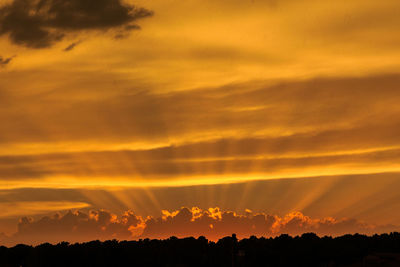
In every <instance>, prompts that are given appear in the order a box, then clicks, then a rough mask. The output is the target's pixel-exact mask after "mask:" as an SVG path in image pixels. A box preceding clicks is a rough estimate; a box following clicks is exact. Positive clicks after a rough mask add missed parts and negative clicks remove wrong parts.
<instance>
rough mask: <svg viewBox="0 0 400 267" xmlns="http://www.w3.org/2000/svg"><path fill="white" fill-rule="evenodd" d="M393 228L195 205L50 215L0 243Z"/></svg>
mask: <svg viewBox="0 0 400 267" xmlns="http://www.w3.org/2000/svg"><path fill="white" fill-rule="evenodd" d="M396 230H399V227H396V226H394V225H370V224H366V223H364V222H361V221H358V220H354V219H334V218H322V219H313V218H310V217H308V216H305V215H304V214H302V213H300V212H292V213H289V214H288V215H286V216H284V217H279V216H276V215H268V214H266V213H253V212H252V211H251V210H246V212H245V213H244V214H237V213H235V212H232V211H222V210H221V209H220V208H218V207H216V208H209V209H208V210H203V209H200V208H198V207H193V208H185V207H182V208H181V209H179V210H175V211H172V212H169V211H166V210H163V211H162V216H161V217H158V218H155V217H151V216H148V217H146V218H143V217H142V216H138V215H135V213H134V212H132V211H127V212H125V213H124V214H123V215H122V216H119V217H118V216H117V215H115V214H113V213H111V212H108V211H105V210H94V211H90V212H89V213H84V212H81V211H75V212H71V211H70V212H68V213H66V214H64V215H60V214H55V215H54V216H52V217H49V216H46V217H43V218H41V219H39V220H36V221H35V220H33V219H31V218H28V217H24V218H22V219H21V220H20V222H19V224H18V231H17V232H16V233H15V234H14V235H12V236H11V237H6V236H5V235H2V241H1V243H2V244H5V245H13V244H16V243H28V244H38V243H43V242H53V243H56V242H60V241H69V242H83V241H88V240H95V239H99V240H106V239H140V238H168V237H170V236H177V237H187V236H194V237H198V236H206V237H207V238H209V239H211V240H217V239H219V238H221V237H224V236H227V235H231V234H232V233H236V234H237V235H238V237H241V238H244V237H248V236H251V235H255V236H266V237H269V236H277V235H280V234H290V235H300V234H302V233H305V232H315V233H317V234H318V235H333V236H337V235H343V234H347V233H364V234H373V233H380V232H388V231H396Z"/></svg>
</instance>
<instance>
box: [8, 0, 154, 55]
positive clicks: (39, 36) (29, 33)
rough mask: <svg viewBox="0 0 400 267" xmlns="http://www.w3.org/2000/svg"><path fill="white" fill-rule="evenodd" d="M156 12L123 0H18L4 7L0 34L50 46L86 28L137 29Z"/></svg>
mask: <svg viewBox="0 0 400 267" xmlns="http://www.w3.org/2000/svg"><path fill="white" fill-rule="evenodd" d="M151 15H152V12H151V11H149V10H147V9H144V8H140V7H136V6H133V5H128V4H123V3H122V2H121V1H120V0H99V1H96V2H93V1H90V0H66V1H64V0H34V1H28V0H14V1H12V2H11V3H9V4H5V5H3V6H1V7H0V35H3V34H8V35H9V37H10V40H11V41H12V42H13V43H15V44H18V45H24V46H27V47H30V48H45V47H50V46H52V45H53V44H54V43H56V42H58V41H61V40H62V39H63V38H64V37H65V36H66V35H67V34H70V33H74V32H79V31H84V30H101V31H107V30H110V29H119V30H120V31H122V32H129V31H130V30H131V29H134V28H135V29H136V28H137V27H138V26H137V25H136V24H135V23H136V21H137V20H138V19H141V18H145V17H148V16H151Z"/></svg>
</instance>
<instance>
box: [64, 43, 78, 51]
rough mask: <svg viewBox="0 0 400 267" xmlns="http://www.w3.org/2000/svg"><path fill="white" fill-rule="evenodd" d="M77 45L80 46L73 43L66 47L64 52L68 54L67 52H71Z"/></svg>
mask: <svg viewBox="0 0 400 267" xmlns="http://www.w3.org/2000/svg"><path fill="white" fill-rule="evenodd" d="M79 44H80V42H74V43H72V44H70V45H68V46H67V47H66V48H64V52H69V51H71V50H73V49H74V48H75V47H76V46H77V45H79Z"/></svg>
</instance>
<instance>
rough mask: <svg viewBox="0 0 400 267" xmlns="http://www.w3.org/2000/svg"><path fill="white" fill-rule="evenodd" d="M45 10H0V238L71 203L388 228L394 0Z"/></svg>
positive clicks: (190, 1) (399, 92)
mask: <svg viewBox="0 0 400 267" xmlns="http://www.w3.org/2000/svg"><path fill="white" fill-rule="evenodd" d="M60 3H61V2H58V1H56V0H43V1H39V0H32V1H22V0H0V121H1V123H0V209H1V210H2V214H0V233H1V232H4V233H6V234H7V235H12V234H13V232H15V231H17V223H18V220H19V218H20V217H23V216H33V218H35V219H39V218H41V217H42V216H45V215H48V214H54V212H57V211H59V212H61V213H62V214H64V213H65V212H66V211H68V210H71V209H72V210H78V209H79V210H84V211H86V212H87V211H89V210H91V209H93V210H99V209H105V210H107V211H109V212H112V213H113V214H117V215H121V214H122V213H123V212H125V211H127V210H133V211H135V214H138V216H142V217H143V218H146V216H153V217H155V218H157V217H159V216H161V210H170V211H173V210H179V209H180V208H181V207H200V208H202V209H204V210H207V209H208V208H210V207H219V208H221V209H223V210H225V211H233V212H238V213H243V212H244V211H245V209H250V210H253V211H254V212H262V213H263V214H269V215H273V216H281V217H284V216H285V215H287V214H290V213H292V212H302V213H303V214H305V215H306V216H312V217H315V218H317V219H321V220H322V219H323V218H326V217H335V218H337V219H338V220H340V219H342V218H354V219H357V220H363V221H365V222H367V223H370V224H380V225H386V224H393V225H400V217H399V216H397V215H396V212H395V211H397V210H398V208H399V206H400V193H397V192H396V190H395V189H396V188H399V187H398V186H399V182H398V181H397V180H398V177H399V173H400V163H399V162H400V138H399V136H400V126H399V125H400V106H399V105H398V103H400V89H399V85H400V74H399V72H398V70H399V67H400V66H399V62H400V36H399V34H398V29H399V27H400V17H399V16H398V14H399V12H400V3H399V1H398V0H387V1H381V2H379V1H372V0H352V1H342V2H338V1H333V0H328V1H316V0H301V1H291V0H266V1H257V0H240V1H239V0H229V1H228V0H216V1H214V0H213V1H211V0H187V1H180V0H137V1H134V0H127V1H119V0H104V1H102V2H101V3H98V4H97V5H95V6H94V5H93V4H90V1H89V2H88V1H78V0H66V1H62V4H60ZM77 14H79V15H77ZM63 212H64V213H63ZM166 231H167V230H166ZM0 239H1V238H0Z"/></svg>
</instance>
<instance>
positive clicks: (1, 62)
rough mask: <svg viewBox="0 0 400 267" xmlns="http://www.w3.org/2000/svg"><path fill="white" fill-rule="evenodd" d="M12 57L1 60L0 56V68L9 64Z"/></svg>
mask: <svg viewBox="0 0 400 267" xmlns="http://www.w3.org/2000/svg"><path fill="white" fill-rule="evenodd" d="M13 58H14V57H9V58H3V57H1V56H0V67H4V66H5V65H7V64H9V63H10V62H11V60H12V59H13Z"/></svg>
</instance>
